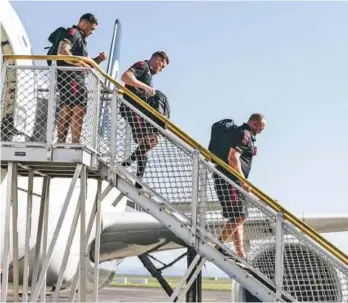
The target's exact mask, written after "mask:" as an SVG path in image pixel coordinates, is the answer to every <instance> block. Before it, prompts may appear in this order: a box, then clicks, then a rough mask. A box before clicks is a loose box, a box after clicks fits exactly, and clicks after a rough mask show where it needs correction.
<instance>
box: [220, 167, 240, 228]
mask: <svg viewBox="0 0 348 303" xmlns="http://www.w3.org/2000/svg"><path fill="white" fill-rule="evenodd" d="M213 178H214V188H215V192H216V194H217V196H218V198H219V201H220V204H221V207H222V216H223V217H224V218H227V219H229V222H231V223H234V222H236V221H237V219H239V218H246V209H245V196H244V195H243V193H241V192H240V191H239V190H237V188H235V187H234V186H232V185H231V184H229V183H227V182H226V181H225V180H224V179H222V178H221V177H220V176H218V175H217V174H213Z"/></svg>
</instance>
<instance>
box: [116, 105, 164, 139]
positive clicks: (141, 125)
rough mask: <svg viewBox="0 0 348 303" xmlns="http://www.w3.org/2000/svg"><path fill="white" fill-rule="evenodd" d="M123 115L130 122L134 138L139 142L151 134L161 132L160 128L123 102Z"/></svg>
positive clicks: (121, 109)
mask: <svg viewBox="0 0 348 303" xmlns="http://www.w3.org/2000/svg"><path fill="white" fill-rule="evenodd" d="M120 112H121V116H122V117H123V118H124V119H126V120H127V122H128V123H129V125H130V127H131V130H132V136H133V140H134V141H135V142H136V143H138V141H139V140H143V139H145V138H148V137H149V136H151V135H154V134H159V133H160V132H159V130H158V129H157V128H156V127H154V126H153V125H151V124H150V123H149V122H147V121H146V120H145V119H143V118H142V117H141V116H139V115H138V114H137V113H135V112H134V111H132V110H131V109H130V108H129V107H128V106H126V105H125V104H122V105H121V106H120Z"/></svg>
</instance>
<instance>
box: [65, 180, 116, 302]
mask: <svg viewBox="0 0 348 303" xmlns="http://www.w3.org/2000/svg"><path fill="white" fill-rule="evenodd" d="M99 182H100V184H101V180H98V188H97V193H96V197H95V199H94V204H93V207H92V211H91V216H90V217H89V220H88V225H87V230H86V239H89V237H90V235H91V232H92V228H93V223H94V219H95V218H96V217H98V216H100V214H98V211H99V212H100V211H101V206H99V207H98V203H99V204H100V205H101V202H102V201H103V200H104V199H105V197H106V196H107V195H108V194H109V193H110V191H111V190H112V189H113V186H112V185H111V184H108V186H107V187H106V188H105V189H104V191H103V192H101V185H100V188H99ZM98 200H99V202H98ZM96 221H97V220H96ZM96 224H97V226H96V233H98V231H99V234H100V233H101V223H98V222H96ZM98 226H100V228H98ZM98 238H99V241H100V236H98ZM96 240H97V234H96ZM67 249H68V248H67ZM97 249H98V247H97V243H96V245H95V251H96V250H97ZM99 249H100V243H99ZM84 251H85V256H87V254H88V251H87V245H86V246H85V248H84ZM79 263H80V262H79ZM94 266H95V268H98V270H99V264H98V266H97V264H96V260H94ZM98 275H99V273H98ZM95 278H96V276H94V279H95ZM79 281H80V275H79V269H78V270H77V271H76V274H75V277H74V279H73V282H72V285H71V290H70V296H69V301H70V302H72V301H74V300H75V295H76V290H77V288H78V284H79ZM93 283H94V286H93V287H94V288H93V296H94V297H97V291H98V281H95V280H94V282H93ZM93 301H94V302H96V301H97V300H93Z"/></svg>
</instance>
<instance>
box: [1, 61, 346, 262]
mask: <svg viewBox="0 0 348 303" xmlns="http://www.w3.org/2000/svg"><path fill="white" fill-rule="evenodd" d="M3 57H4V59H6V60H66V61H73V60H76V61H83V62H86V63H88V64H89V65H91V67H93V68H95V69H96V70H97V71H98V72H99V73H100V74H101V75H102V76H103V77H105V78H106V79H108V80H109V81H110V82H111V83H113V84H114V85H115V86H116V87H117V88H118V89H121V90H122V92H123V93H125V94H126V95H128V96H129V97H131V98H132V99H134V100H135V101H136V102H138V103H139V104H141V105H142V106H143V107H144V108H145V109H147V110H148V111H149V112H151V113H152V114H153V115H154V116H155V117H156V118H158V119H159V120H161V121H162V122H164V123H165V124H166V126H167V129H168V130H170V131H171V132H172V133H174V134H175V135H176V136H177V137H179V138H180V139H181V140H183V141H184V142H185V143H186V144H188V145H189V146H191V147H192V148H194V149H198V150H199V151H200V153H201V154H202V155H203V156H204V157H205V158H206V159H207V160H208V161H214V162H216V163H217V164H219V165H220V166H222V167H223V168H224V169H225V170H226V171H228V172H229V173H231V174H233V175H234V176H236V177H237V178H238V179H239V180H240V181H243V182H245V183H246V184H248V185H249V186H250V188H251V192H252V193H253V194H254V195H255V196H256V197H257V198H259V199H260V200H262V201H263V202H265V203H266V204H267V205H268V206H269V207H271V208H272V209H273V210H275V211H276V212H281V213H282V214H283V216H284V219H285V220H287V221H289V222H290V223H292V224H293V225H294V226H295V227H296V228H298V229H299V230H300V231H301V232H303V233H304V234H306V235H307V236H308V237H310V238H312V239H313V240H314V241H315V242H317V243H318V244H319V245H321V246H322V247H323V248H325V249H326V250H327V251H329V252H330V253H331V254H332V255H334V256H335V257H336V258H337V259H338V260H340V261H341V262H342V263H343V264H345V265H347V266H348V256H347V255H346V254H345V253H344V252H342V251H341V250H340V249H338V248H337V247H336V246H334V245H333V244H332V243H330V242H329V241H328V240H326V239H325V238H324V237H323V236H322V235H320V234H319V233H318V232H317V231H316V230H314V229H313V228H312V227H310V226H308V225H307V224H306V223H305V222H303V221H301V220H300V219H298V218H297V217H296V216H294V215H293V214H292V213H290V212H289V211H288V210H286V209H285V208H284V207H283V206H281V205H280V204H279V203H278V202H277V201H275V200H274V199H272V198H271V197H270V196H268V195H267V194H266V193H264V192H263V191H261V190H260V189H259V188H257V187H256V186H255V185H253V184H252V183H251V182H250V181H248V180H247V179H246V178H244V177H243V176H241V175H240V174H239V173H238V172H237V171H235V170H234V169H233V168H231V167H230V166H229V165H227V164H226V163H225V162H223V161H222V160H221V159H220V158H218V157H217V156H215V155H214V154H212V153H211V152H210V151H208V150H207V149H206V148H205V147H203V146H202V145H200V144H199V143H198V142H196V141H195V140H194V139H193V138H191V137H190V136H188V135H187V134H186V133H185V132H184V131H182V130H181V129H180V128H179V127H177V126H176V125H175V124H173V123H172V122H171V121H169V120H168V119H167V118H165V117H164V116H162V115H161V114H159V113H158V112H157V111H156V110H154V109H153V108H152V107H151V106H149V105H148V104H147V103H146V102H145V101H143V100H142V99H140V98H139V97H138V96H136V95H135V94H134V93H132V92H131V91H130V90H128V89H127V88H125V87H124V86H123V85H122V84H120V83H118V82H117V81H116V80H114V79H113V78H111V77H110V76H109V75H108V74H106V73H105V72H104V71H103V70H102V69H101V68H100V67H99V66H98V64H97V63H96V62H94V61H93V60H92V59H89V58H86V57H80V56H41V55H4V56H3Z"/></svg>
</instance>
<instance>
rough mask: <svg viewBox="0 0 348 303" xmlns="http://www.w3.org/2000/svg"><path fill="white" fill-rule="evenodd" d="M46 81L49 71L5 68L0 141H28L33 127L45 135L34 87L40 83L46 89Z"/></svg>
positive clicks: (42, 140)
mask: <svg viewBox="0 0 348 303" xmlns="http://www.w3.org/2000/svg"><path fill="white" fill-rule="evenodd" d="M48 79H49V72H48V70H44V69H35V68H22V69H19V68H15V67H12V66H8V67H7V68H6V73H5V81H4V88H3V91H2V96H1V141H3V142H26V141H30V140H32V136H33V135H35V133H34V129H35V127H37V128H38V129H37V132H40V133H41V134H42V133H43V134H46V128H45V125H42V124H44V123H42V122H43V121H42V120H41V119H42V118H41V110H40V109H38V108H37V98H38V91H37V88H38V85H40V84H41V85H42V86H47V85H48ZM46 118H47V117H46ZM36 123H37V124H36ZM45 138H46V137H45V136H41V137H40V141H39V142H41V143H43V142H45Z"/></svg>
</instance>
